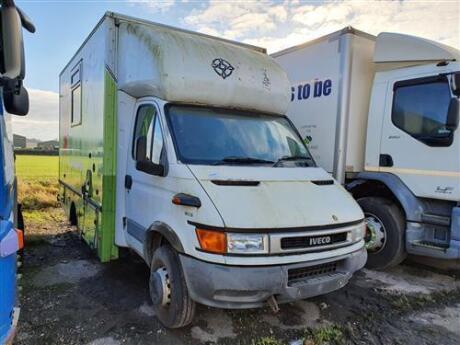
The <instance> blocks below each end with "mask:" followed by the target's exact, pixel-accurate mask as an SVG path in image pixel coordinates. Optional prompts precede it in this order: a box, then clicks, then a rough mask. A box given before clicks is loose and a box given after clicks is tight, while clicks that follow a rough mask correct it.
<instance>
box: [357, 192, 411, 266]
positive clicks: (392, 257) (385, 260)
mask: <svg viewBox="0 0 460 345" xmlns="http://www.w3.org/2000/svg"><path fill="white" fill-rule="evenodd" d="M358 204H359V205H360V206H361V208H362V209H363V212H364V216H365V220H366V225H367V230H366V237H365V240H366V248H367V253H368V259H367V264H366V267H368V268H375V269H385V268H388V267H392V266H396V265H398V264H400V263H401V262H402V261H403V260H404V259H405V258H406V256H407V253H406V250H405V231H406V227H405V221H404V216H403V213H402V212H401V210H400V208H399V207H398V206H397V205H396V204H395V203H394V202H392V201H391V200H389V199H385V198H379V197H365V198H361V199H359V200H358Z"/></svg>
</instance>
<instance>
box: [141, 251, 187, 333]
mask: <svg viewBox="0 0 460 345" xmlns="http://www.w3.org/2000/svg"><path fill="white" fill-rule="evenodd" d="M149 288H150V297H151V299H152V302H153V308H154V310H155V315H156V316H157V318H158V319H159V320H160V322H161V323H162V324H163V325H164V326H166V327H168V328H179V327H183V326H186V325H188V324H190V323H191V322H192V319H193V316H194V314H195V302H194V301H193V300H192V299H191V298H190V296H189V293H188V289H187V285H186V283H185V278H184V273H183V271H182V265H181V263H180V260H179V256H178V255H177V253H176V251H175V250H174V249H173V248H171V247H170V246H169V245H163V246H161V247H160V248H158V249H157V250H156V251H155V252H154V254H153V258H152V264H151V266H150V282H149Z"/></svg>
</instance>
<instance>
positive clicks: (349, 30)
mask: <svg viewBox="0 0 460 345" xmlns="http://www.w3.org/2000/svg"><path fill="white" fill-rule="evenodd" d="M345 34H353V35H356V36H360V37H364V38H367V39H370V40H372V41H375V39H376V37H375V36H373V35H371V34H368V33H367V32H364V31H361V30H357V29H355V28H354V27H352V26H347V27H344V28H343V29H342V30H338V31H334V32H332V33H330V34H327V35H325V36H321V37H318V38H315V39H313V40H311V41H307V42H305V43H301V44H299V45H296V46H293V47H290V48H287V49H283V50H280V51H279V52H276V53H273V54H270V55H271V56H273V57H278V56H281V55H284V54H287V53H292V52H294V51H296V50H299V49H303V48H305V47H308V46H310V45H313V44H317V43H320V42H322V41H332V40H335V39H338V38H339V37H340V36H343V35H345Z"/></svg>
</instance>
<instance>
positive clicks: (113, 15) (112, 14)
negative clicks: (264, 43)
mask: <svg viewBox="0 0 460 345" xmlns="http://www.w3.org/2000/svg"><path fill="white" fill-rule="evenodd" d="M108 17H109V18H113V19H115V20H116V19H119V20H125V21H129V22H132V23H138V24H144V25H152V26H158V27H164V28H167V29H171V30H175V31H179V32H187V33H190V34H194V35H198V36H203V37H209V38H213V39H216V40H221V41H223V42H228V43H232V44H235V45H239V46H243V47H247V48H250V49H254V50H257V51H260V52H261V53H266V52H267V50H266V49H265V48H262V47H258V46H254V45H251V44H246V43H241V42H237V41H231V40H227V39H224V38H220V37H216V36H211V35H206V34H202V33H200V32H196V31H189V30H185V29H180V28H176V27H174V26H169V25H165V24H160V23H155V22H152V21H149V20H146V19H140V18H135V17H130V16H127V15H124V14H121V13H116V12H110V11H108V12H106V13H105V14H104V16H102V18H101V19H100V20H99V21H98V22H97V24H96V25H95V26H94V28H93V30H91V32H90V33H89V35H88V36H87V37H86V38H85V40H84V41H83V43H82V44H81V45H80V47H79V48H78V49H77V51H76V52H75V53H74V55H73V56H72V58H71V59H70V60H69V62H67V64H66V65H65V66H64V68H63V69H62V70H61V73H60V74H59V75H61V74H62V72H64V71H65V69H66V68H67V67H68V66H69V64H70V63H71V62H72V60H73V59H74V58H75V56H77V55H78V53H79V52H80V50H81V49H82V48H83V47H84V46H85V44H86V42H87V41H88V40H89V39H90V38H91V36H93V34H94V33H95V32H96V30H97V29H98V28H99V26H100V25H101V24H102V23H103V22H104V20H105V19H106V18H108Z"/></svg>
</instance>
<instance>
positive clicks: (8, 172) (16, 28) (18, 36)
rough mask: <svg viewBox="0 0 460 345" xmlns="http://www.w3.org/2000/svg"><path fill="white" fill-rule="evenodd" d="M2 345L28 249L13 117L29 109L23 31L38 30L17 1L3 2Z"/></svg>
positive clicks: (10, 332)
mask: <svg viewBox="0 0 460 345" xmlns="http://www.w3.org/2000/svg"><path fill="white" fill-rule="evenodd" d="M0 23H1V27H0V41H1V44H0V62H1V63H0V344H12V342H13V338H14V336H15V334H16V327H17V323H18V319H19V310H20V309H19V303H18V294H17V281H16V279H17V266H19V263H18V256H19V255H18V254H19V253H20V250H21V249H22V248H23V246H24V238H23V230H24V224H23V222H22V215H21V211H20V206H19V205H18V203H17V183H16V177H15V174H14V152H13V133H12V129H11V114H15V115H26V114H27V112H28V108H29V101H28V96H27V91H26V90H25V88H24V87H23V86H22V81H23V79H24V76H25V75H24V70H25V64H24V54H23V53H24V46H23V41H22V27H25V28H26V29H28V30H29V31H31V32H33V31H35V28H34V26H33V25H32V23H31V22H30V21H29V19H28V18H27V17H26V16H25V14H24V13H23V12H21V10H20V9H18V8H17V7H16V6H15V4H14V1H11V0H10V1H0Z"/></svg>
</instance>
